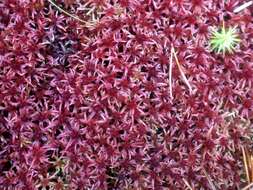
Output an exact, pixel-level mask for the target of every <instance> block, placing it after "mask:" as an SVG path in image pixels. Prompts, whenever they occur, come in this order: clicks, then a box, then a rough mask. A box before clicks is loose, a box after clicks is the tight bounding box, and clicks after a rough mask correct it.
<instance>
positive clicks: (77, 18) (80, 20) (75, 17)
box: [48, 0, 87, 24]
mask: <svg viewBox="0 0 253 190" xmlns="http://www.w3.org/2000/svg"><path fill="white" fill-rule="evenodd" d="M48 1H49V2H50V3H51V4H52V5H53V6H55V7H56V8H57V9H58V10H59V11H61V12H63V13H64V14H66V15H68V16H69V17H71V18H73V19H75V20H78V21H79V22H82V23H85V24H86V23H87V22H86V21H84V20H82V19H80V18H79V17H77V16H75V15H72V14H70V13H69V12H67V11H65V10H64V9H62V8H61V7H59V6H58V5H57V4H55V3H54V2H53V1H52V0H48Z"/></svg>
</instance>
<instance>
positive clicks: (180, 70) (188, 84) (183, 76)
mask: <svg viewBox="0 0 253 190" xmlns="http://www.w3.org/2000/svg"><path fill="white" fill-rule="evenodd" d="M172 52H173V55H174V58H175V60H176V64H177V66H178V69H179V72H180V74H181V76H182V78H183V80H184V82H185V84H186V85H187V87H188V88H189V90H190V93H192V87H191V85H190V83H189V81H188V79H187V77H186V76H185V74H184V72H183V69H182V67H181V65H180V63H179V61H178V58H177V53H176V51H175V49H174V47H173V46H172Z"/></svg>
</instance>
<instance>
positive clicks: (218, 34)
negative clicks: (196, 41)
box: [210, 23, 241, 55]
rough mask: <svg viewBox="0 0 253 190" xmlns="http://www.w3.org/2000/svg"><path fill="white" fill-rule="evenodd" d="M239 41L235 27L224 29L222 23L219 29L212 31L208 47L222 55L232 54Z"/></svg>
mask: <svg viewBox="0 0 253 190" xmlns="http://www.w3.org/2000/svg"><path fill="white" fill-rule="evenodd" d="M240 41H241V40H240V39H239V36H238V34H237V31H236V27H233V28H232V27H229V28H225V25H224V23H223V26H222V28H221V29H217V28H216V29H212V36H211V39H210V46H211V50H212V51H215V52H216V53H223V55H224V54H225V53H226V52H229V53H233V52H234V50H235V47H236V46H237V44H239V42H240Z"/></svg>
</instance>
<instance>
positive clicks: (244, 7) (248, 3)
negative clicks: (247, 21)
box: [234, 1, 253, 13]
mask: <svg viewBox="0 0 253 190" xmlns="http://www.w3.org/2000/svg"><path fill="white" fill-rule="evenodd" d="M251 5H253V1H249V2H246V3H244V4H242V5H240V6H238V7H236V8H235V9H234V13H239V12H240V11H242V10H243V9H246V8H248V7H249V6H251Z"/></svg>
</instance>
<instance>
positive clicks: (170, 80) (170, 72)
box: [169, 47, 174, 99]
mask: <svg viewBox="0 0 253 190" xmlns="http://www.w3.org/2000/svg"><path fill="white" fill-rule="evenodd" d="M173 49H174V47H172V48H171V53H170V67H169V88H170V98H171V99H173V94H172V64H173V61H172V59H173Z"/></svg>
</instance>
